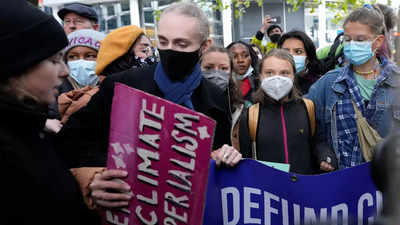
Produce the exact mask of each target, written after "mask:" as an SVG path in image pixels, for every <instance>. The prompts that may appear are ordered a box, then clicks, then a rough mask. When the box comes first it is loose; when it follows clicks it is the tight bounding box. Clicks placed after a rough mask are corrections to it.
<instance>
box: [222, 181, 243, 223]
mask: <svg viewBox="0 0 400 225" xmlns="http://www.w3.org/2000/svg"><path fill="white" fill-rule="evenodd" d="M228 194H230V195H232V203H233V205H232V207H229V209H233V218H232V220H231V221H229V218H228ZM221 199H222V221H223V225H236V224H237V223H238V222H239V219H240V194H239V191H238V189H236V188H234V187H226V188H223V189H221Z"/></svg>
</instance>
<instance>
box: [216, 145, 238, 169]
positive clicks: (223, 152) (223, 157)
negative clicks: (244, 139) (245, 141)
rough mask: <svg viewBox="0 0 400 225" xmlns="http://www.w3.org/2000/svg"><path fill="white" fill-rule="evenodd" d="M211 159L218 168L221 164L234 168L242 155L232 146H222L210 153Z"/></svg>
mask: <svg viewBox="0 0 400 225" xmlns="http://www.w3.org/2000/svg"><path fill="white" fill-rule="evenodd" d="M211 158H213V159H214V160H215V162H216V164H217V165H218V166H219V165H221V164H225V165H227V166H235V165H236V164H238V163H239V162H240V160H241V159H242V154H240V152H239V151H238V150H236V149H235V148H234V147H232V146H229V145H223V146H222V147H221V148H220V149H218V150H215V151H214V152H212V153H211Z"/></svg>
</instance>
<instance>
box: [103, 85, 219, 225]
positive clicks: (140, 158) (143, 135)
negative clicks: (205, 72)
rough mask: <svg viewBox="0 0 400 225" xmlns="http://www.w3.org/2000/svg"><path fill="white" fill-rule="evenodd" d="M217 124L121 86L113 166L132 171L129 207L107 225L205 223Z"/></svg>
mask: <svg viewBox="0 0 400 225" xmlns="http://www.w3.org/2000/svg"><path fill="white" fill-rule="evenodd" d="M214 127H215V122H214V121H213V120H212V119H210V118H208V117H206V116H204V115H203V114H200V113H197V112H194V111H191V110H189V109H187V108H185V107H182V106H179V105H176V104H174V103H171V102H169V101H166V100H164V99H161V98H158V97H155V96H153V95H149V94H147V93H145V92H142V91H139V90H136V89H133V88H130V87H128V86H126V85H123V84H119V83H117V84H115V90H114V98H113V103H112V111H111V127H110V138H109V147H108V162H107V167H108V168H109V169H121V170H126V171H128V177H127V178H126V180H125V181H126V182H127V183H128V184H129V185H130V186H131V187H132V192H133V196H134V197H133V199H132V200H131V202H130V204H129V207H128V208H125V209H120V210H106V211H105V213H104V217H103V224H118V225H122V224H123V225H133V224H135V225H137V224H146V225H148V224H152V225H155V224H171V225H174V224H190V225H197V224H202V217H203V209H204V201H205V195H206V186H207V177H208V167H209V160H210V152H211V146H212V140H213V136H214Z"/></svg>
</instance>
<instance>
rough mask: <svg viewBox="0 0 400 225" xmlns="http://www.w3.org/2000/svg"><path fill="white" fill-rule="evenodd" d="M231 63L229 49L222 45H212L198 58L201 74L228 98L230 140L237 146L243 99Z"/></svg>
mask: <svg viewBox="0 0 400 225" xmlns="http://www.w3.org/2000/svg"><path fill="white" fill-rule="evenodd" d="M232 64H233V62H232V59H231V56H230V54H229V51H228V50H227V49H226V48H222V47H215V46H212V47H211V48H209V49H208V50H207V51H206V52H204V53H203V55H202V56H201V59H200V65H201V69H202V71H203V72H202V73H203V76H204V77H205V78H207V79H208V80H210V81H211V82H213V83H214V84H216V85H217V86H218V87H219V88H221V90H223V91H224V92H225V93H226V96H228V98H229V99H228V100H229V111H230V115H231V121H232V128H231V141H232V145H233V146H237V145H238V144H237V142H238V141H237V139H238V137H237V131H238V129H239V126H238V121H239V117H240V114H241V113H242V111H243V108H244V104H243V103H244V101H243V99H242V96H241V94H240V92H239V88H238V87H237V85H236V84H235V82H234V81H233V79H232Z"/></svg>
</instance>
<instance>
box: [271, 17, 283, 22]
mask: <svg viewBox="0 0 400 225" xmlns="http://www.w3.org/2000/svg"><path fill="white" fill-rule="evenodd" d="M271 22H272V23H281V17H280V16H274V17H271Z"/></svg>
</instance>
